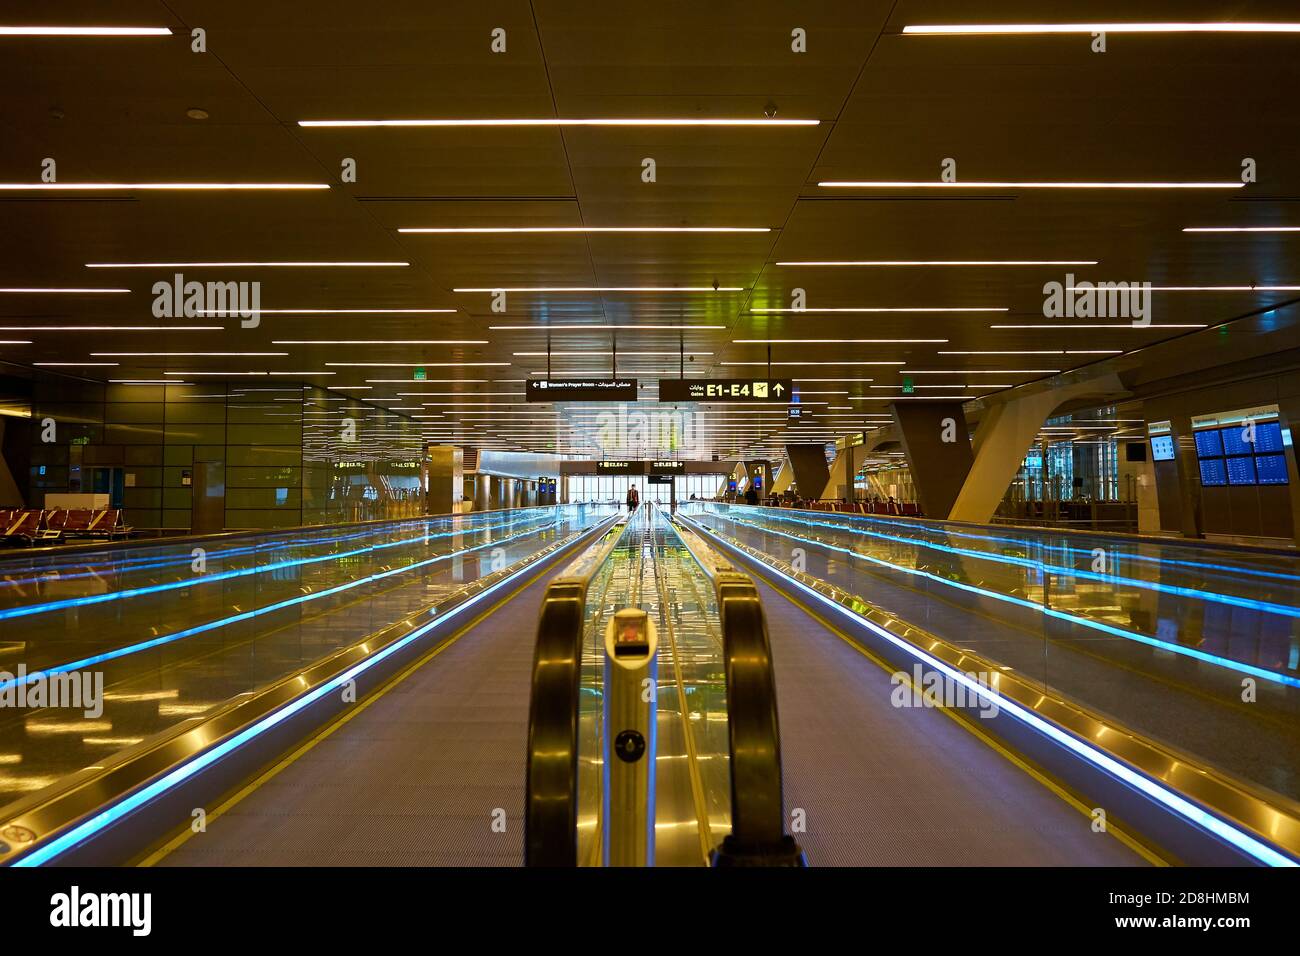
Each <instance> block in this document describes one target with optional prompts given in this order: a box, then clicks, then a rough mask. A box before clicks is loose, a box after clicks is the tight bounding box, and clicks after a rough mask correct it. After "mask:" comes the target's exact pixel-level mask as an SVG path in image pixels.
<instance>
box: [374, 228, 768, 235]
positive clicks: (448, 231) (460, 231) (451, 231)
mask: <svg viewBox="0 0 1300 956" xmlns="http://www.w3.org/2000/svg"><path fill="white" fill-rule="evenodd" d="M397 231H398V232H405V233H413V234H424V235H501V234H513V233H590V232H625V233H662V232H667V233H677V232H686V233H694V232H771V231H772V229H771V227H770V226H455V227H450V226H448V227H444V226H430V227H405V228H401V229H398V230H397Z"/></svg>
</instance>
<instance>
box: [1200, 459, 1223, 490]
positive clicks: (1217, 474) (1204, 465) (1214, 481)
mask: <svg viewBox="0 0 1300 956" xmlns="http://www.w3.org/2000/svg"><path fill="white" fill-rule="evenodd" d="M1227 483H1228V472H1227V470H1226V469H1225V468H1224V466H1223V459H1222V458H1202V459H1201V484H1202V485H1205V486H1206V487H1218V486H1219V485H1226V484H1227Z"/></svg>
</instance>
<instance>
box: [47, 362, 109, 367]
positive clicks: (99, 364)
mask: <svg viewBox="0 0 1300 956" xmlns="http://www.w3.org/2000/svg"><path fill="white" fill-rule="evenodd" d="M32 364H33V365H37V366H40V367H41V368H90V367H91V366H94V367H95V368H112V367H115V366H117V365H119V364H121V363H119V362H33V363H32Z"/></svg>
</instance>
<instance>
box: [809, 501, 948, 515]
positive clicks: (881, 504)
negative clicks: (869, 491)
mask: <svg viewBox="0 0 1300 956" xmlns="http://www.w3.org/2000/svg"><path fill="white" fill-rule="evenodd" d="M808 507H809V508H811V509H812V510H814V511H836V512H844V513H846V514H859V515H900V516H901V517H904V518H920V517H923V515H922V514H921V509H920V507H919V506H918V505H917V504H916V502H914V501H858V502H846V501H810V502H809V503H808Z"/></svg>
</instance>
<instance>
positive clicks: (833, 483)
mask: <svg viewBox="0 0 1300 956" xmlns="http://www.w3.org/2000/svg"><path fill="white" fill-rule="evenodd" d="M858 450H859V449H856V448H842V449H840V450H839V451H838V452H836V454H835V460H834V461H832V462H831V467H830V470H829V471H828V472H827V475H826V484H825V486H824V487H823V490H822V492H821V494H819V495H817V497H818V498H820V499H822V500H823V501H839V500H840V499H841V498H845V499H847V498H848V497H849V495H850V494H851V493H852V488H853V476H852V475H851V474H849V465H850V462H851V461H852V460H853V457H854V456H853V453H854V452H855V451H858Z"/></svg>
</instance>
